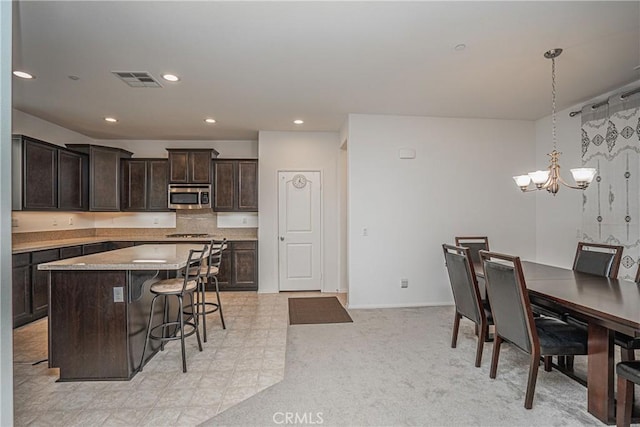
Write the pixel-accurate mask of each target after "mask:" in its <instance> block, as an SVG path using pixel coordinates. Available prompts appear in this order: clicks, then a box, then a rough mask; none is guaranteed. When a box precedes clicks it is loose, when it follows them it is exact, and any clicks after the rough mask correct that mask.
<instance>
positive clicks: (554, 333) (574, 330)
mask: <svg viewBox="0 0 640 427" xmlns="http://www.w3.org/2000/svg"><path fill="white" fill-rule="evenodd" d="M480 258H481V260H482V263H483V266H484V274H485V280H486V285H487V291H488V294H489V301H491V312H492V314H493V323H494V327H495V333H494V340H493V354H492V358H491V369H490V373H489V376H490V377H491V378H496V374H497V369H498V358H499V357H500V347H501V344H502V342H503V341H506V342H508V343H511V344H513V345H514V346H515V347H517V348H519V349H520V350H522V351H524V352H525V353H528V354H529V355H531V358H530V363H529V379H528V381H527V391H526V395H525V400H524V407H525V408H526V409H531V407H532V405H533V396H534V392H535V387H536V380H537V377H538V366H539V364H540V358H541V357H544V370H545V371H550V370H551V356H557V355H575V354H587V333H586V332H585V331H583V330H582V329H580V328H578V327H575V326H572V325H570V324H568V323H566V322H563V321H561V320H559V319H555V318H549V317H536V318H534V317H533V312H532V311H531V304H530V302H529V294H528V292H527V287H526V284H525V279H524V275H523V273H522V264H521V263H520V258H519V257H517V256H510V255H504V254H499V253H495V252H488V251H480Z"/></svg>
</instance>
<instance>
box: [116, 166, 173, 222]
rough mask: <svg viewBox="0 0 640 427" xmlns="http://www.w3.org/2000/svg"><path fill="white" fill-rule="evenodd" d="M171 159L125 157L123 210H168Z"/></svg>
mask: <svg viewBox="0 0 640 427" xmlns="http://www.w3.org/2000/svg"><path fill="white" fill-rule="evenodd" d="M168 184H169V161H168V160H165V159H125V160H123V161H122V205H121V206H122V210H123V211H168V210H169V208H168V200H167V188H168Z"/></svg>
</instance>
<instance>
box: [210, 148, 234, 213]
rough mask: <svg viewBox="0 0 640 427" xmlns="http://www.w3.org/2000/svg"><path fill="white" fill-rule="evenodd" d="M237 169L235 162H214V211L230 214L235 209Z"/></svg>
mask: <svg viewBox="0 0 640 427" xmlns="http://www.w3.org/2000/svg"><path fill="white" fill-rule="evenodd" d="M235 167H236V162H234V161H233V160H216V161H214V162H213V168H214V174H213V175H214V184H213V187H214V188H213V210H214V211H218V212H225V211H226V212H229V211H233V209H234V201H235V197H234V196H235V183H234V182H235V180H234V176H235Z"/></svg>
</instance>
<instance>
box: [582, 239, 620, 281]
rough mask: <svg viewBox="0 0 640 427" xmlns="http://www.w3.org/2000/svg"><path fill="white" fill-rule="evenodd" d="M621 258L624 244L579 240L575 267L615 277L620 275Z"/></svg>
mask: <svg viewBox="0 0 640 427" xmlns="http://www.w3.org/2000/svg"><path fill="white" fill-rule="evenodd" d="M621 260H622V246H618V245H603V244H599V243H586V242H578V248H577V249H576V257H575V259H574V261H573V269H574V270H575V271H579V272H581V273H588V274H593V275H595V276H601V277H609V278H612V279H613V278H616V277H617V276H618V269H619V268H620V261H621Z"/></svg>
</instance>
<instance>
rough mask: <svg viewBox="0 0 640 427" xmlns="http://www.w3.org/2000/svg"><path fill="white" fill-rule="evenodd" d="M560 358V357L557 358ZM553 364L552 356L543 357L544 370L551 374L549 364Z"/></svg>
mask: <svg viewBox="0 0 640 427" xmlns="http://www.w3.org/2000/svg"><path fill="white" fill-rule="evenodd" d="M558 357H560V356H558ZM552 362H553V356H544V370H545V371H546V372H551V363H552Z"/></svg>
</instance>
